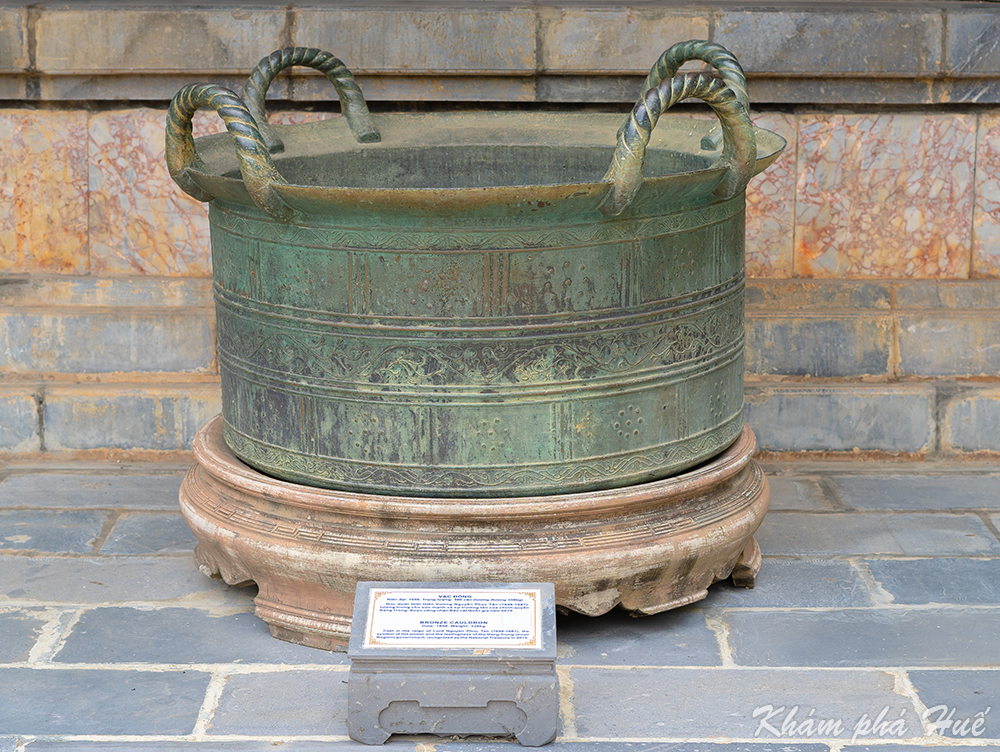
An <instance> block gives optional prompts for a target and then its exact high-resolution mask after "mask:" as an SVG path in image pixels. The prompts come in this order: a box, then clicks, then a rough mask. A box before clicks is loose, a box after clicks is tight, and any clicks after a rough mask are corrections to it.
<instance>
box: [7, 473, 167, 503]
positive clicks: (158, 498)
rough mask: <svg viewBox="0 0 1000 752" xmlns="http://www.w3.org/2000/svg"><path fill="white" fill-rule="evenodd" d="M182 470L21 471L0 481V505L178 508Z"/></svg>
mask: <svg viewBox="0 0 1000 752" xmlns="http://www.w3.org/2000/svg"><path fill="white" fill-rule="evenodd" d="M182 478H183V474H181V473H178V474H175V475H81V474H78V473H24V474H19V475H12V476H11V477H9V478H7V479H6V480H4V481H3V482H2V483H0V508H3V507H36V508H38V507H48V508H55V507H62V508H72V509H86V508H93V507H113V508H128V509H177V508H178V501H177V496H178V492H179V491H180V487H181V479H182Z"/></svg>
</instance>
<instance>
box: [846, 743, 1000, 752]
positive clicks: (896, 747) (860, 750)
mask: <svg viewBox="0 0 1000 752" xmlns="http://www.w3.org/2000/svg"><path fill="white" fill-rule="evenodd" d="M929 749H941V750H950V752H955V750H959V749H972V750H975V752H996V751H997V750H1000V747H995V746H993V745H992V744H984V745H979V744H977V745H976V746H974V747H971V748H970V747H962V746H954V743H953V742H946V741H942V742H941V743H940V744H926V745H925V744H879V745H877V746H876V745H871V746H867V747H866V746H861V745H858V746H855V745H850V744H849V745H847V746H846V747H842V748H841V752H927V750H929Z"/></svg>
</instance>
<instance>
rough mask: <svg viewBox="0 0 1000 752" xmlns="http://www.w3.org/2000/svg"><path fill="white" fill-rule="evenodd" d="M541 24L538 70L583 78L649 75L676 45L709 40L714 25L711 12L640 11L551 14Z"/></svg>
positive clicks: (547, 12) (546, 12)
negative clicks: (622, 74)
mask: <svg viewBox="0 0 1000 752" xmlns="http://www.w3.org/2000/svg"><path fill="white" fill-rule="evenodd" d="M541 19H542V26H541V34H540V41H541V53H540V54H541V59H540V60H539V68H540V70H543V71H548V72H555V71H558V72H560V73H584V74H594V73H634V74H642V75H645V74H646V73H647V72H648V71H649V68H650V66H652V65H653V63H654V62H656V60H657V58H659V56H660V54H661V53H662V52H663V51H664V50H665V49H666V48H667V47H669V46H670V45H671V44H673V43H674V42H683V41H686V40H688V39H708V36H709V24H710V19H709V14H708V13H707V12H702V13H686V12H683V11H680V12H677V11H674V12H671V11H670V10H664V9H663V8H641V7H629V8H620V9H615V10H604V9H600V10H598V9H591V8H581V9H575V8H560V9H557V8H547V9H545V10H543V12H542V16H541ZM610 29H614V32H615V33H614V34H609V33H608V30H610ZM638 95H639V91H638V87H637V88H636V96H638Z"/></svg>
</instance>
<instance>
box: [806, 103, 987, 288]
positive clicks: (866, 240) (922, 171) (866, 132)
mask: <svg viewBox="0 0 1000 752" xmlns="http://www.w3.org/2000/svg"><path fill="white" fill-rule="evenodd" d="M975 124H976V118H975V116H974V115H960V114H941V115H915V114H906V115H892V114H873V115H817V116H801V117H800V120H799V149H798V151H799V174H798V185H797V206H796V225H797V226H796V232H795V276H798V277H848V278H849V277H898V278H937V279H961V278H965V277H968V275H969V267H970V258H971V244H972V208H973V188H974V186H973V173H974V168H975V163H976V162H975V158H976V155H975V131H976V127H975Z"/></svg>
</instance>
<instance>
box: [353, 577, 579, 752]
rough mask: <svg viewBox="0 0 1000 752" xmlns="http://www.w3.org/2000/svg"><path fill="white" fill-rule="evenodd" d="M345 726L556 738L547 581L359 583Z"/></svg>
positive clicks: (357, 734) (376, 737) (360, 733)
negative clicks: (502, 582)
mask: <svg viewBox="0 0 1000 752" xmlns="http://www.w3.org/2000/svg"><path fill="white" fill-rule="evenodd" d="M348 656H349V657H350V659H351V672H350V674H349V678H348V687H347V694H348V713H347V727H348V732H349V733H350V735H351V738H352V739H355V740H356V741H360V742H364V743H365V744H381V743H382V742H384V741H385V740H386V739H388V738H389V736H390V735H391V734H421V733H431V734H439V735H448V736H450V735H473V734H474V735H492V736H514V737H516V738H517V740H518V741H519V742H521V744H523V745H526V746H539V745H542V744H546V743H548V742H550V741H552V739H554V738H555V733H556V717H557V713H558V707H559V685H558V680H557V678H556V672H555V657H556V629H555V590H554V588H553V586H552V584H551V583H537V582H536V583H504V584H491V583H469V582H361V583H358V586H357V591H356V594H355V599H354V618H353V622H352V628H351V642H350V647H349V648H348Z"/></svg>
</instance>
